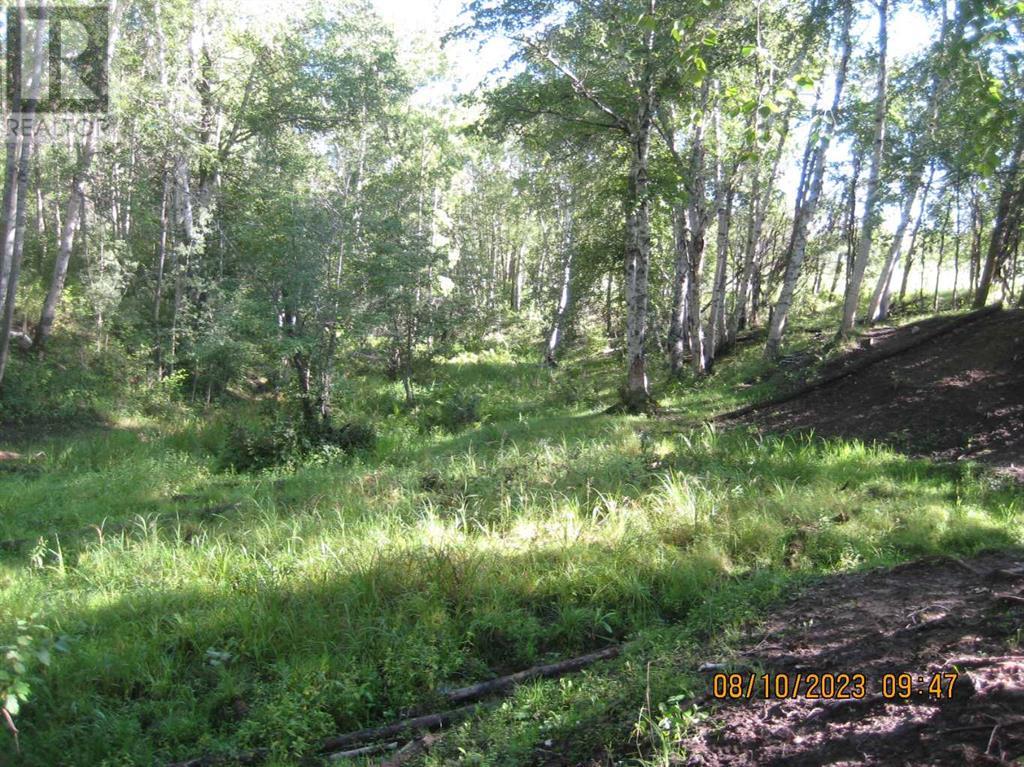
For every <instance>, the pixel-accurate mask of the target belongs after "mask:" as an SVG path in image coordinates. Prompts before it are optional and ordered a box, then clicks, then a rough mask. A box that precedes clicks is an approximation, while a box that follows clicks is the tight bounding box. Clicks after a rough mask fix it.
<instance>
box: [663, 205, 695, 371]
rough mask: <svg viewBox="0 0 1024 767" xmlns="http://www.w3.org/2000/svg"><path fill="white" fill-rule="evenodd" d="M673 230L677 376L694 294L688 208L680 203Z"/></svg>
mask: <svg viewBox="0 0 1024 767" xmlns="http://www.w3.org/2000/svg"><path fill="white" fill-rule="evenodd" d="M672 233H673V248H674V250H675V277H674V279H673V281H672V317H671V319H670V321H669V331H668V349H669V373H670V374H671V375H672V376H673V377H677V376H678V375H679V374H680V373H681V372H682V370H683V365H684V364H685V357H686V336H687V333H686V326H687V322H688V319H687V307H688V302H689V295H690V284H689V283H690V260H689V258H688V257H687V254H686V209H685V208H684V207H683V206H682V205H676V206H675V207H674V208H673V209H672Z"/></svg>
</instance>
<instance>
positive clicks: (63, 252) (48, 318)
mask: <svg viewBox="0 0 1024 767" xmlns="http://www.w3.org/2000/svg"><path fill="white" fill-rule="evenodd" d="M98 131H99V124H98V121H95V120H94V121H93V122H92V125H91V127H90V131H89V137H88V138H87V139H86V142H85V146H84V147H83V149H82V154H81V156H80V157H79V161H78V167H77V168H75V171H74V174H73V176H72V179H71V191H70V194H69V195H68V204H67V210H66V212H65V214H64V228H63V229H62V230H61V233H60V243H59V246H58V248H57V260H56V261H55V262H54V265H53V277H52V278H51V279H50V288H49V290H48V291H47V293H46V298H45V300H44V301H43V310H42V312H41V314H40V315H39V327H38V328H37V329H36V342H35V343H36V348H37V349H39V350H40V351H41V350H42V349H43V347H44V346H45V345H46V341H47V339H48V338H49V337H50V333H51V332H52V331H53V322H54V319H55V318H56V315H57V304H58V303H59V301H60V297H61V294H62V293H63V292H64V282H65V280H66V279H67V275H68V264H69V262H70V261H71V252H72V249H73V248H74V244H75V231H76V230H77V228H78V221H79V213H80V211H81V208H82V204H83V202H84V200H85V179H86V176H87V174H88V173H89V168H90V166H91V165H92V160H93V156H94V155H95V153H96V141H97V138H96V134H97V132H98Z"/></svg>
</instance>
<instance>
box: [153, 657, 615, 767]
mask: <svg viewBox="0 0 1024 767" xmlns="http://www.w3.org/2000/svg"><path fill="white" fill-rule="evenodd" d="M621 652H622V648H621V646H613V647H606V648H605V649H603V650H598V651H597V652H592V653H588V654H587V655H581V656H579V657H578V658H571V659H569V660H565V661H560V662H558V663H548V664H545V665H542V666H534V667H533V668H528V669H525V670H523V671H519V672H516V673H515V674H508V675H507V676H502V677H498V678H497V679H491V680H489V681H487V682H480V683H478V684H474V685H470V686H469V687H460V688H457V689H455V690H448V691H445V692H443V693H442V695H443V696H444V698H445V699H446V700H447V701H449V702H451V703H465V702H466V701H470V700H476V701H478V702H476V703H470V704H468V705H465V706H460V707H459V708H454V709H451V710H448V711H441V712H439V713H434V714H424V715H422V716H415V717H412V718H409V719H403V720H401V721H399V722H394V723H392V724H388V725H384V726H382V727H368V728H365V729H362V730H356V731H355V732H347V733H344V734H342V735H335V736H333V737H330V738H327V739H326V740H323V741H321V742H320V744H319V745H318V746H317V749H316V751H317V753H320V754H325V755H327V756H328V758H336V759H342V758H345V756H344V754H345V753H348V754H349V755H352V756H358V755H362V754H370V753H374V751H363V750H362V749H361V748H360V747H362V746H364V745H366V744H372V743H379V742H381V741H391V740H393V739H394V738H396V737H399V736H401V735H405V734H407V733H410V732H416V731H427V732H432V731H434V730H440V729H442V728H444V727H447V726H448V725H450V724H454V723H455V722H458V721H461V720H463V719H466V718H468V717H470V716H472V715H473V714H474V713H476V712H477V711H479V710H480V709H481V708H484V707H485V706H487V705H489V704H488V703H487V702H485V701H479V699H480V698H483V697H486V696H488V695H492V694H495V693H500V692H505V691H507V690H509V689H510V688H512V687H514V686H515V685H517V684H521V683H522V682H525V681H529V680H530V679H545V678H547V679H550V678H552V677H558V676H562V675H564V674H569V673H572V672H574V671H579V670H581V669H583V668H586V667H587V666H590V665H591V664H594V663H597V662H598V661H602V660H610V659H612V658H614V657H616V656H617V655H619V653H621ZM417 742H419V743H420V745H421V746H425V747H427V748H429V747H430V745H432V744H433V743H434V742H435V741H434V740H428V739H425V738H423V737H420V738H418V739H416V740H414V741H412V743H410V744H407V745H406V748H409V747H415V746H414V745H413V744H415V743H417ZM389 745H390V744H389ZM371 748H378V747H377V746H372V747H371ZM381 750H383V749H381ZM356 752H358V753H356ZM399 753H401V751H400V752H399ZM417 753H418V752H417ZM266 754H267V751H266V749H257V750H254V751H244V752H241V753H238V754H233V755H230V756H222V755H210V754H208V755H205V756H200V757H197V758H195V759H190V760H188V761H184V762H175V763H173V764H169V765H168V767H212V765H216V764H221V763H222V762H225V761H229V760H231V759H233V760H235V761H238V762H241V763H242V764H257V763H259V762H260V761H262V760H263V759H264V758H265V757H266ZM398 757H399V754H395V756H394V759H398ZM401 763H402V762H401V761H399V762H396V764H401Z"/></svg>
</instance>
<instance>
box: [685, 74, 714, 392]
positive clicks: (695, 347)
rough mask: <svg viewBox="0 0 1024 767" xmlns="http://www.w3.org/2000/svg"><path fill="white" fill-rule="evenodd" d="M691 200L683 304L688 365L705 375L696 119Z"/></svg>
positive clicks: (700, 124) (703, 209)
mask: <svg viewBox="0 0 1024 767" xmlns="http://www.w3.org/2000/svg"><path fill="white" fill-rule="evenodd" d="M707 95H708V91H707V89H705V90H704V93H702V94H701V101H702V102H703V103H704V104H705V105H706V103H707ZM690 143H691V154H690V189H689V196H690V201H689V205H688V206H687V218H686V222H687V225H688V231H687V237H686V255H687V258H688V260H689V264H688V267H687V270H688V272H689V280H688V281H687V296H686V303H687V305H688V307H689V311H688V312H687V333H688V334H689V336H690V365H691V367H692V368H693V372H694V374H695V375H697V376H703V375H706V374H707V372H708V356H709V352H708V348H709V347H708V344H706V343H705V339H704V326H703V320H702V317H701V271H702V270H703V268H704V247H705V234H706V231H707V222H708V211H707V203H706V189H705V183H704V158H705V148H704V121H703V119H698V120H697V121H696V123H695V124H694V127H693V136H692V137H691V140H690Z"/></svg>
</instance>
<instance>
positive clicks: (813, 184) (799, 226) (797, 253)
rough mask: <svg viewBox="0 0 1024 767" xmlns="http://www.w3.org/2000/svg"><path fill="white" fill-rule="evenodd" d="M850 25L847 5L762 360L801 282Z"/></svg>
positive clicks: (778, 342) (773, 346)
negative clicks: (827, 103) (827, 104)
mask: <svg viewBox="0 0 1024 767" xmlns="http://www.w3.org/2000/svg"><path fill="white" fill-rule="evenodd" d="M852 23H853V5H852V3H851V2H847V3H846V4H845V5H844V8H843V21H842V30H841V33H840V35H841V39H842V43H841V46H842V52H841V54H840V59H839V65H838V68H837V69H836V77H835V89H834V94H833V97H832V109H831V112H830V113H829V115H828V116H827V117H826V116H825V115H822V116H821V127H820V129H819V131H818V133H819V134H820V135H819V136H817V137H816V136H815V132H814V131H813V130H812V132H811V136H810V138H809V139H808V142H809V146H808V149H810V143H811V142H813V150H811V151H810V152H809V154H808V159H807V160H806V162H805V164H804V169H803V173H802V177H801V182H800V189H801V193H800V194H798V196H797V204H796V211H795V213H794V216H793V233H792V236H791V238H790V243H789V247H788V252H787V255H786V270H785V273H784V275H783V278H782V289H781V291H780V293H779V299H778V301H777V302H776V304H775V307H774V309H773V310H772V313H771V322H770V324H769V327H768V340H767V342H766V344H765V349H764V353H765V357H767V358H768V359H774V358H775V357H777V356H778V355H779V351H780V350H781V347H782V339H783V336H784V335H785V332H786V322H787V320H788V319H789V310H790V308H791V307H792V305H793V295H794V293H795V292H796V285H797V281H798V280H799V279H800V269H801V267H802V266H803V262H804V256H805V254H806V252H807V237H808V230H809V228H810V224H811V219H812V218H813V217H814V212H815V210H816V209H817V207H818V199H819V198H820V197H821V188H822V184H823V182H824V178H825V157H826V153H827V152H828V147H829V144H830V143H831V141H832V134H833V133H834V132H835V124H836V120H837V119H838V113H839V107H840V104H841V103H842V96H843V87H844V86H845V84H846V71H847V68H848V66H849V63H850V51H851V44H850V27H851V25H852Z"/></svg>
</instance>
